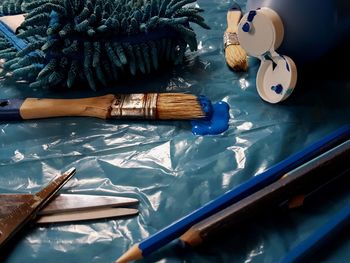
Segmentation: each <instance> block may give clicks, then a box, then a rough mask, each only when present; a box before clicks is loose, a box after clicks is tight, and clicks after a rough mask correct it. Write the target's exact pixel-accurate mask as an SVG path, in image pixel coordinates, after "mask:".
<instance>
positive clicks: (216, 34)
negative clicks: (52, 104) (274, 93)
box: [0, 0, 350, 263]
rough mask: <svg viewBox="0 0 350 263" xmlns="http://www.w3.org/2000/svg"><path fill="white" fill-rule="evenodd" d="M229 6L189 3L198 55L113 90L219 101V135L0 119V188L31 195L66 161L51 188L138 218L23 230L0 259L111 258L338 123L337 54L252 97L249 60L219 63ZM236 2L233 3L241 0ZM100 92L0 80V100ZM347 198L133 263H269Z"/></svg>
mask: <svg viewBox="0 0 350 263" xmlns="http://www.w3.org/2000/svg"><path fill="white" fill-rule="evenodd" d="M230 2H231V1H226V0H225V1H223V0H214V1H209V0H203V1H199V2H198V5H199V6H200V7H201V8H203V9H205V13H204V16H205V18H206V21H207V22H208V24H209V25H210V26H211V28H212V29H211V30H209V31H207V30H204V29H201V28H199V27H195V30H196V32H197V33H198V40H199V51H198V52H197V53H195V54H189V55H188V63H187V64H186V65H185V66H183V67H180V68H176V69H173V70H171V71H170V72H167V73H162V75H160V74H158V75H155V76H152V77H149V78H146V79H143V80H135V81H133V82H131V83H128V84H125V85H124V86H123V85H121V87H119V88H120V89H121V90H125V89H126V88H127V89H128V91H130V92H135V91H143V90H148V91H180V92H191V93H194V94H197V95H199V94H205V95H207V96H208V97H209V98H210V99H212V100H213V101H219V100H224V101H227V102H228V103H229V104H230V106H231V110H230V115H231V120H230V126H229V129H228V130H227V131H226V132H225V133H223V134H220V135H217V136H204V137H202V136H194V135H193V134H192V133H191V126H190V124H189V123H188V122H170V121H169V122H143V121H141V122H138V121H114V120H108V121H104V120H99V119H94V118H57V119H47V120H34V121H25V122H13V123H1V124H0V132H1V135H0V145H1V148H0V192H2V193H9V192H10V193H25V192H35V191H38V190H39V189H40V188H42V187H43V186H44V185H45V184H47V183H48V182H49V181H50V180H51V179H52V178H53V177H54V176H56V175H57V174H59V173H60V172H62V171H64V170H66V169H68V168H70V167H73V166H74V167H76V168H77V174H76V176H75V177H74V178H73V179H72V181H71V182H69V183H68V184H67V186H65V187H64V189H63V192H68V193H84V194H100V195H104V194H111V195H117V196H125V197H134V198H137V199H139V200H140V205H139V209H140V213H139V215H138V216H134V217H131V218H127V219H122V220H102V221H94V222H91V223H79V224H61V225H49V226H47V227H31V228H30V229H28V230H27V231H26V232H25V233H24V234H22V235H21V237H20V238H19V239H18V241H17V242H16V245H15V246H14V247H13V248H11V250H10V251H7V252H8V253H7V255H6V257H5V259H4V261H5V262H7V263H17V262H27V263H29V262H36V263H40V262H51V263H55V262H66V263H68V262H113V261H114V260H115V259H116V258H117V257H119V256H120V255H121V254H122V253H123V252H124V251H125V250H127V249H128V248H129V247H130V246H131V245H132V244H133V243H135V242H138V241H140V240H142V239H144V238H146V237H148V236H149V235H151V234H153V233H155V232H156V231H157V230H160V229H161V228H163V227H165V226H167V225H168V224H170V223H172V222H173V221H174V220H176V219H178V218H180V217H182V216H184V215H186V214H188V213H190V212H191V211H193V210H195V209H197V208H199V207H200V206H202V205H203V204H205V203H207V202H208V201H210V200H212V199H214V198H216V197H218V196H219V195H221V194H223V193H225V192H226V191H227V190H229V189H232V188H233V187H235V186H237V185H238V184H240V183H242V182H244V181H246V180H248V179H249V178H251V177H252V176H255V175H257V174H258V173H260V172H261V171H263V170H265V169H267V168H268V167H270V166H272V165H273V164H275V163H277V162H279V161H281V160H283V159H284V158H286V157H287V156H289V155H290V154H292V153H294V152H296V151H298V150H300V149H302V148H304V147H306V146H307V145H310V144H311V143H313V142H315V141H316V140H318V139H320V138H322V137H323V136H325V135H326V134H328V133H330V132H331V131H333V130H335V129H337V128H338V127H340V126H342V125H343V124H346V123H347V122H348V120H349V108H350V107H349V101H348V100H349V98H350V94H349V88H350V81H349V80H348V79H347V78H348V77H347V76H348V72H346V71H347V69H346V68H345V69H342V68H341V66H340V62H342V60H343V59H344V60H345V59H348V58H342V57H341V55H339V54H337V55H333V56H330V57H328V58H327V59H328V62H326V63H324V64H322V65H319V66H318V67H317V69H316V72H315V70H314V72H313V71H312V70H310V69H305V71H303V72H299V73H301V74H300V75H301V77H300V79H299V83H298V86H297V89H296V91H295V93H293V94H292V96H291V98H289V99H288V101H287V102H285V103H283V104H279V105H270V104H267V103H265V102H263V101H262V100H261V99H260V98H259V96H258V94H257V91H256V87H255V84H254V83H255V76H256V72H257V70H258V66H259V64H258V62H257V61H254V60H252V59H250V61H249V62H250V68H249V71H248V72H247V73H234V72H232V71H230V70H229V69H228V67H227V66H226V63H225V60H224V53H223V43H222V36H223V32H224V30H225V29H226V12H227V10H228V8H229V7H230ZM239 3H240V4H242V5H243V6H244V4H245V1H240V2H239ZM347 53H348V52H347ZM345 62H346V60H345ZM333 66H334V69H331V68H330V67H333ZM115 91H118V88H117V89H116V90H115ZM105 92H106V91H99V92H98V93H94V92H90V91H85V90H79V91H76V90H66V91H55V92H53V91H40V90H38V91H32V90H30V89H29V88H28V87H27V86H26V84H16V85H11V84H9V83H5V82H2V86H1V89H0V95H1V98H18V97H29V96H31V97H67V98H68V97H79V96H94V95H97V94H103V93H105ZM348 199H349V196H347V195H346V194H345V195H342V196H341V197H335V196H328V197H327V198H324V200H323V201H322V202H320V203H317V204H311V205H308V206H306V207H304V208H303V209H301V210H297V211H290V212H284V213H276V214H273V215H270V216H268V215H267V216H266V217H263V218H261V219H256V220H255V221H254V223H252V224H250V225H249V227H247V228H245V229H244V230H242V231H237V229H232V230H231V231H230V232H229V233H228V236H229V237H228V236H227V237H226V238H223V240H217V241H216V242H214V243H215V245H212V246H210V247H207V248H206V249H200V250H196V251H182V250H179V249H174V248H173V247H172V246H171V245H170V246H167V247H166V248H164V249H163V250H161V251H159V252H157V253H155V254H154V255H152V256H151V257H149V258H148V259H147V260H145V261H146V262H157V261H158V262H277V261H278V260H279V259H281V257H282V256H283V255H284V254H285V253H286V252H287V251H289V250H290V249H291V247H293V246H294V245H295V244H297V243H298V242H300V241H301V240H302V239H304V238H305V237H306V236H307V235H308V234H309V233H311V231H312V230H314V229H315V228H316V227H317V226H320V225H321V224H322V223H324V222H325V221H326V220H327V219H328V218H329V217H330V216H331V215H332V214H334V213H335V212H336V211H338V210H340V209H341V208H342V207H343V206H344V204H346V203H347V201H348ZM321 200H322V199H321ZM349 251H350V240H349V239H344V240H342V242H339V244H338V246H336V247H335V248H333V249H332V250H330V252H329V253H327V254H326V255H324V256H323V258H322V259H323V260H325V261H329V262H344V260H345V259H347V258H348V257H349V256H350V255H349V253H350V252H349ZM1 253H2V254H3V253H4V251H2V252H1Z"/></svg>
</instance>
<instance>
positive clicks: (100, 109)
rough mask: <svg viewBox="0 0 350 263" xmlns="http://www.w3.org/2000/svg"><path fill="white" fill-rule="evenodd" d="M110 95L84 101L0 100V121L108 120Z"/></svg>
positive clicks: (113, 97)
mask: <svg viewBox="0 0 350 263" xmlns="http://www.w3.org/2000/svg"><path fill="white" fill-rule="evenodd" d="M114 99H115V96H114V95H112V94H109V95H105V96H101V97H92V98H84V99H35V98H28V99H25V100H18V99H13V100H11V99H9V100H0V120H20V119H25V120H28V119H41V118H51V117H68V116H84V117H97V118H101V119H106V118H108V116H109V114H110V110H111V104H112V103H113V100H114Z"/></svg>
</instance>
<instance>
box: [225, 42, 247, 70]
mask: <svg viewBox="0 0 350 263" xmlns="http://www.w3.org/2000/svg"><path fill="white" fill-rule="evenodd" d="M225 58H226V63H227V65H228V66H229V67H230V68H232V69H233V70H235V71H247V70H248V58H247V53H246V52H245V50H244V49H243V48H242V47H241V45H229V46H227V47H226V49H225Z"/></svg>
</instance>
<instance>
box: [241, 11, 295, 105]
mask: <svg viewBox="0 0 350 263" xmlns="http://www.w3.org/2000/svg"><path fill="white" fill-rule="evenodd" d="M283 37H284V26H283V23H282V20H281V18H280V16H279V15H278V14H277V13H276V12H275V11H273V10H272V9H270V8H261V9H258V10H252V11H250V12H249V13H247V14H245V15H244V16H243V17H242V19H241V21H240V23H239V25H238V39H239V42H240V44H241V46H242V47H243V48H244V49H245V51H246V52H247V54H248V55H250V56H253V57H256V58H258V59H260V61H261V64H260V67H259V70H258V73H257V77H256V87H257V90H258V93H259V95H260V97H261V98H262V99H263V100H265V101H267V102H270V103H278V102H281V101H283V100H285V99H287V98H288V97H289V95H290V94H291V93H292V92H293V90H294V87H295V85H296V82H297V68H296V66H295V63H294V61H293V60H292V59H291V58H290V57H288V56H285V55H280V54H279V53H277V52H276V50H277V49H278V47H279V46H280V45H281V43H282V41H283Z"/></svg>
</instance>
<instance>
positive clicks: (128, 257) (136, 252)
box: [115, 244, 142, 263]
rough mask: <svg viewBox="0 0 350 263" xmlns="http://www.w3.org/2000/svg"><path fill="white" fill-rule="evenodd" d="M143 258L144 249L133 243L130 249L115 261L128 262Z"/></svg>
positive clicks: (118, 262)
mask: <svg viewBox="0 0 350 263" xmlns="http://www.w3.org/2000/svg"><path fill="white" fill-rule="evenodd" d="M141 258H142V251H141V249H139V246H138V244H135V245H133V246H132V247H131V248H130V249H129V250H128V251H126V252H125V253H124V254H123V255H122V256H121V257H120V258H118V259H117V260H116V261H115V263H127V262H130V261H134V260H137V259H141Z"/></svg>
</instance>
